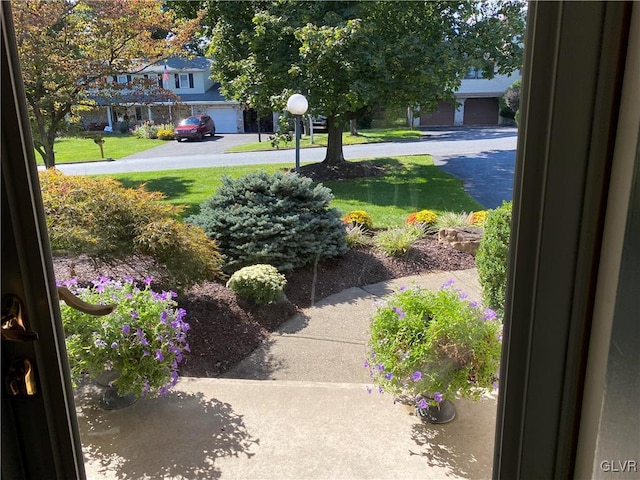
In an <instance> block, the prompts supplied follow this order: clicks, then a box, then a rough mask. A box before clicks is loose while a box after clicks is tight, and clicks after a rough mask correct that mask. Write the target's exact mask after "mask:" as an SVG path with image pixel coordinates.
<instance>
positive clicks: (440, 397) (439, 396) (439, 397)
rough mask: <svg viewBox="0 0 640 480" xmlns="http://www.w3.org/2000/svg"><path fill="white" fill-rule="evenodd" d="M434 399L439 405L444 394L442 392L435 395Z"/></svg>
mask: <svg viewBox="0 0 640 480" xmlns="http://www.w3.org/2000/svg"><path fill="white" fill-rule="evenodd" d="M433 399H434V400H435V401H436V402H438V403H440V402H442V394H441V393H440V392H436V393H434V394H433Z"/></svg>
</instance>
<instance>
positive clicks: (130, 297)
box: [124, 293, 133, 300]
mask: <svg viewBox="0 0 640 480" xmlns="http://www.w3.org/2000/svg"><path fill="white" fill-rule="evenodd" d="M124 298H128V299H129V300H131V299H133V295H131V294H130V293H125V294H124Z"/></svg>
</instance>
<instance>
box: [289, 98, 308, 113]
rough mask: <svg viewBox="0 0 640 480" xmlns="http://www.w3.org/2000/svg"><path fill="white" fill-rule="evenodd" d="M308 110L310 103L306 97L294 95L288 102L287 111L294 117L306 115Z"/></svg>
mask: <svg viewBox="0 0 640 480" xmlns="http://www.w3.org/2000/svg"><path fill="white" fill-rule="evenodd" d="M307 108H309V102H307V99H306V98H305V96H304V95H300V94H299V93H294V94H293V95H291V96H290V97H289V100H287V110H288V111H289V113H291V114H292V115H304V114H305V113H307Z"/></svg>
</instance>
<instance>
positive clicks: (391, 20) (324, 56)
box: [205, 0, 526, 165]
mask: <svg viewBox="0 0 640 480" xmlns="http://www.w3.org/2000/svg"><path fill="white" fill-rule="evenodd" d="M205 5H206V6H207V8H208V9H209V11H208V17H207V18H209V19H213V20H212V21H213V24H212V25H210V26H209V29H210V30H209V31H210V32H211V36H212V38H211V45H210V48H209V55H210V56H211V57H212V58H213V59H214V65H213V70H212V75H213V78H214V79H215V80H217V81H219V82H220V84H221V90H222V92H223V94H225V95H226V96H227V97H230V98H233V99H235V100H238V101H241V102H246V103H248V104H249V105H252V106H255V107H259V108H261V109H263V108H270V109H273V110H276V111H283V110H284V106H285V104H286V100H287V98H288V97H289V95H290V94H292V93H303V94H304V95H305V96H307V98H308V100H309V106H310V113H311V114H316V115H317V114H322V115H326V116H327V124H328V133H329V139H328V146H327V155H326V158H325V160H324V162H325V163H327V164H330V165H332V164H336V163H339V162H342V161H344V157H343V154H342V131H343V128H344V126H345V124H346V122H347V121H348V120H349V119H351V118H354V117H357V116H358V115H361V114H362V113H363V112H366V111H367V110H368V109H371V108H372V107H378V106H389V105H396V106H398V105H403V106H417V105H421V106H423V107H425V106H434V105H435V103H436V102H437V100H439V99H445V98H453V92H454V90H455V89H456V88H457V87H459V85H460V81H461V79H462V78H463V76H464V74H465V73H466V72H467V71H468V69H469V68H470V67H476V68H478V69H482V70H483V71H484V72H486V73H487V76H493V74H494V73H510V72H512V71H514V70H516V69H518V68H520V65H521V64H522V52H523V43H522V42H523V35H524V24H525V8H526V5H525V3H524V2H522V1H520V0H506V1H502V2H497V1H490V2H476V1H453V0H452V1H422V2H419V1H411V2H391V1H375V2H370V1H362V2H349V1H313V2H291V1H275V2H264V1H254V2H225V1H222V2H208V3H206V4H205Z"/></svg>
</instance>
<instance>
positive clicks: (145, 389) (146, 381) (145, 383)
mask: <svg viewBox="0 0 640 480" xmlns="http://www.w3.org/2000/svg"><path fill="white" fill-rule="evenodd" d="M149 388H150V385H149V380H145V381H144V387H143V389H142V393H141V395H140V396H142V397H144V396H145V395H146V394H147V393H149Z"/></svg>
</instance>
